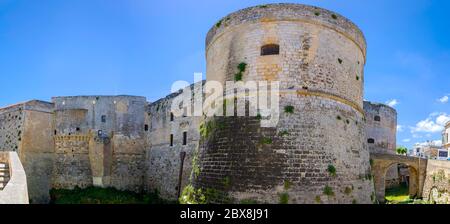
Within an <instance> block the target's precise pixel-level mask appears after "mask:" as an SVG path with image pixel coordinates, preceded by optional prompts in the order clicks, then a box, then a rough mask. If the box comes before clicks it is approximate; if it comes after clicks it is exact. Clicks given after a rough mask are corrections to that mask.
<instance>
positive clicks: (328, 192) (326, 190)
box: [323, 185, 334, 196]
mask: <svg viewBox="0 0 450 224" xmlns="http://www.w3.org/2000/svg"><path fill="white" fill-rule="evenodd" d="M323 194H325V195H327V196H334V192H333V188H331V187H330V186H328V185H327V186H325V188H324V189H323Z"/></svg>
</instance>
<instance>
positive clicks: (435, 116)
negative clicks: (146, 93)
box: [411, 113, 450, 133]
mask: <svg viewBox="0 0 450 224" xmlns="http://www.w3.org/2000/svg"><path fill="white" fill-rule="evenodd" d="M448 121H450V115H448V114H446V113H432V114H430V116H429V117H428V118H427V119H425V120H422V121H419V122H418V123H417V124H416V126H415V127H411V132H412V133H417V132H425V133H437V132H441V131H442V130H444V126H445V123H447V122H448Z"/></svg>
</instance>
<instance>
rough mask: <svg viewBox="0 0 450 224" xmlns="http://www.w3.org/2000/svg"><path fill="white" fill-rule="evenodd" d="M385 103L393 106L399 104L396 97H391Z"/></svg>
mask: <svg viewBox="0 0 450 224" xmlns="http://www.w3.org/2000/svg"><path fill="white" fill-rule="evenodd" d="M386 104H387V105H388V106H390V107H395V106H397V105H398V104H399V102H398V100H396V99H392V100H389V101H387V102H386Z"/></svg>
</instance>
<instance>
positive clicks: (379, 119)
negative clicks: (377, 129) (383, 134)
mask: <svg viewBox="0 0 450 224" xmlns="http://www.w3.org/2000/svg"><path fill="white" fill-rule="evenodd" d="M373 119H374V120H375V121H381V117H380V116H378V115H376V116H375V117H374V118H373Z"/></svg>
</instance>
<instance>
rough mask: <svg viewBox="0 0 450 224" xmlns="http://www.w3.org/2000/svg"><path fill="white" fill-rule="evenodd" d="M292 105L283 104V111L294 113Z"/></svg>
mask: <svg viewBox="0 0 450 224" xmlns="http://www.w3.org/2000/svg"><path fill="white" fill-rule="evenodd" d="M294 109H295V108H294V106H291V105H289V106H285V107H284V112H285V113H288V114H293V113H294Z"/></svg>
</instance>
